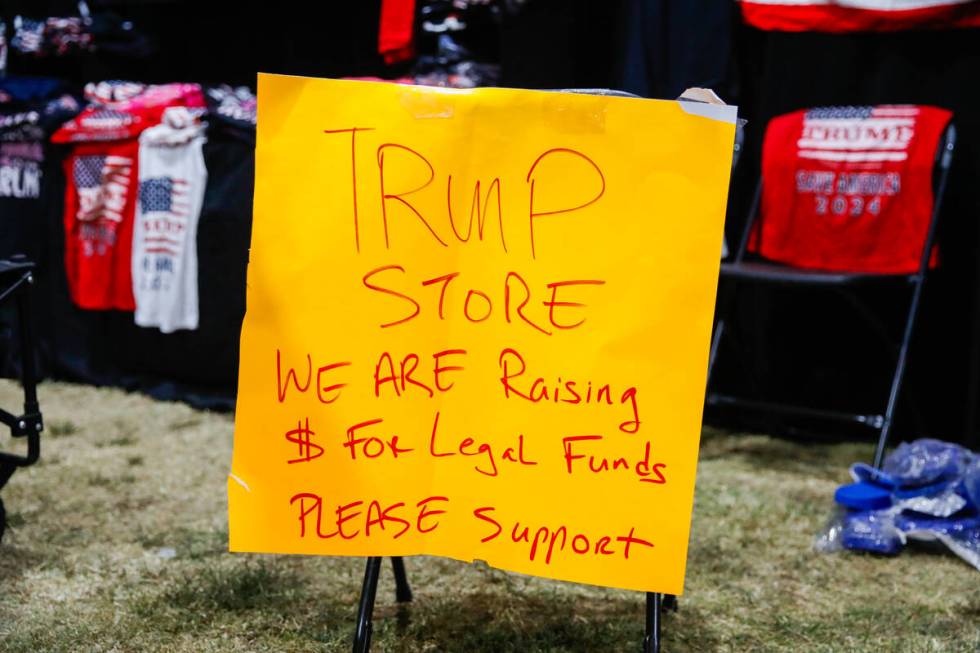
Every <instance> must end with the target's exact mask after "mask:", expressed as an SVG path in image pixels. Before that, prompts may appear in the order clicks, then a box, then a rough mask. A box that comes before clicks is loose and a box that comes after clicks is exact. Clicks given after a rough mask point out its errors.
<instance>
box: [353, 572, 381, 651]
mask: <svg viewBox="0 0 980 653" xmlns="http://www.w3.org/2000/svg"><path fill="white" fill-rule="evenodd" d="M380 575H381V558H368V559H367V567H366V568H365V570H364V585H362V586H361V602H360V604H359V605H358V608H357V630H356V631H355V632H354V653H368V651H370V650H371V629H372V624H371V618H372V616H373V614H374V597H375V596H376V595H377V593H378V576H380Z"/></svg>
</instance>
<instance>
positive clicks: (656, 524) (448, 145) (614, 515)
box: [228, 75, 735, 594]
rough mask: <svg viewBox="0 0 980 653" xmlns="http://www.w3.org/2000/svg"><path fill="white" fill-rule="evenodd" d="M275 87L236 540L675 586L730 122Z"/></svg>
mask: <svg viewBox="0 0 980 653" xmlns="http://www.w3.org/2000/svg"><path fill="white" fill-rule="evenodd" d="M258 97H259V110H258V115H259V127H258V143H257V151H256V152H257V154H256V156H257V158H256V183H255V217H254V224H253V227H252V247H251V252H250V256H249V270H248V299H247V306H248V311H247V315H246V317H245V323H244V327H243V329H242V343H241V344H242V347H241V369H240V375H239V389H238V409H237V415H236V420H235V422H236V424H235V451H234V458H233V460H232V473H231V474H230V476H229V481H228V504H229V517H230V531H231V535H230V548H231V549H232V550H233V551H254V552H266V553H300V554H316V555H358V556H365V555H414V554H431V555H440V556H448V557H451V558H456V559H459V560H466V561H472V560H476V559H479V560H485V561H486V562H487V563H489V564H490V565H493V566H495V567H500V568H503V569H508V570H513V571H518V572H522V573H526V574H533V575H536V576H546V577H550V578H558V579H562V580H569V581H577V582H583V583H592V584H595V585H605V586H611V587H621V588H627V589H636V590H645V591H660V592H669V593H673V594H680V593H681V591H682V589H683V582H684V568H685V559H686V555H687V541H688V533H689V529H690V518H691V508H692V501H693V495H694V477H695V468H696V464H697V454H698V439H699V435H700V428H701V411H702V402H703V399H704V385H705V376H706V374H705V372H706V367H707V352H708V340H709V336H710V330H711V320H712V311H713V307H714V298H715V288H716V285H717V278H718V263H719V253H720V252H721V241H722V224H723V221H724V214H725V203H726V195H727V188H728V177H729V168H730V165H731V152H732V143H733V139H734V131H735V127H734V120H735V115H734V113H735V110H734V108H732V107H715V106H710V105H700V104H694V103H687V102H667V101H652V100H640V99H631V98H620V97H600V96H593V95H576V94H568V93H554V92H537V91H519V90H507V89H480V90H462V91H460V90H448V89H439V88H420V87H411V86H398V85H395V84H385V83H371V82H353V81H335V80H325V79H306V78H301V77H285V76H277V75H260V76H259V93H258Z"/></svg>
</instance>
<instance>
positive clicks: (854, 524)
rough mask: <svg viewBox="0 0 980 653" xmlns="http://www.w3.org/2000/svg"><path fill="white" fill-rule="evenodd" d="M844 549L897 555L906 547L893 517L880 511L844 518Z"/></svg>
mask: <svg viewBox="0 0 980 653" xmlns="http://www.w3.org/2000/svg"><path fill="white" fill-rule="evenodd" d="M841 544H843V545H844V548H846V549H851V550H856V551H867V552H869V553H879V554H882V555H896V554H898V553H899V552H900V551H901V550H902V547H903V546H905V541H904V540H903V539H902V535H901V533H899V531H898V529H896V528H895V525H894V523H893V520H892V518H891V515H889V514H887V513H883V512H878V511H864V512H851V513H848V514H846V515H845V516H844V524H843V528H842V529H841Z"/></svg>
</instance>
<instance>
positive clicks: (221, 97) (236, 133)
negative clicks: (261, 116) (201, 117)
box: [205, 84, 257, 145]
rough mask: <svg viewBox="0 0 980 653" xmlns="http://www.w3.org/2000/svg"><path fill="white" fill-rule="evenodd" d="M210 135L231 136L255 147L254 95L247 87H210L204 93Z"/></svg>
mask: <svg viewBox="0 0 980 653" xmlns="http://www.w3.org/2000/svg"><path fill="white" fill-rule="evenodd" d="M205 96H206V97H205V99H206V101H207V104H208V118H209V123H210V124H209V127H208V129H209V130H210V133H211V134H212V135H219V134H220V135H222V136H231V137H232V138H237V139H240V140H243V141H245V142H246V143H250V144H252V145H255V114H256V108H257V103H256V99H255V94H254V93H252V91H250V90H249V89H248V88H247V87H245V86H239V87H237V88H232V87H231V86H228V85H227V84H222V85H221V86H212V87H209V88H208V89H207V91H206V92H205Z"/></svg>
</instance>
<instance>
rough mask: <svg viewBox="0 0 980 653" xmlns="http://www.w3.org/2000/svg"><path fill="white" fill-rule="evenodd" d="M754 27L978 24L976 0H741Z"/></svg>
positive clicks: (883, 28) (887, 28)
mask: <svg viewBox="0 0 980 653" xmlns="http://www.w3.org/2000/svg"><path fill="white" fill-rule="evenodd" d="M741 5H742V17H743V18H744V20H745V22H746V23H748V24H749V25H751V26H752V27H757V28H759V29H764V30H776V31H782V32H837V33H840V32H895V31H899V30H908V29H947V28H952V27H980V2H978V1H977V0H741Z"/></svg>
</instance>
